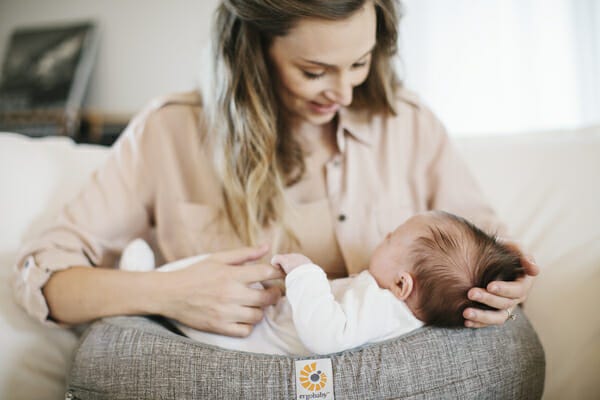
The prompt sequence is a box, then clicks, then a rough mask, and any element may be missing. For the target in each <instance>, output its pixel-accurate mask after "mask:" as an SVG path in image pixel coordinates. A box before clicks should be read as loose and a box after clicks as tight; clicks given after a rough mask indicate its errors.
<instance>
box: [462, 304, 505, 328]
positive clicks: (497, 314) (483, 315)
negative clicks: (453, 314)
mask: <svg viewBox="0 0 600 400" xmlns="http://www.w3.org/2000/svg"><path fill="white" fill-rule="evenodd" d="M463 317H464V318H465V326H467V327H470V328H481V327H484V326H489V325H502V324H504V323H505V322H506V319H507V318H508V313H507V312H506V310H497V311H494V310H480V309H475V308H466V309H465V311H464V312H463Z"/></svg>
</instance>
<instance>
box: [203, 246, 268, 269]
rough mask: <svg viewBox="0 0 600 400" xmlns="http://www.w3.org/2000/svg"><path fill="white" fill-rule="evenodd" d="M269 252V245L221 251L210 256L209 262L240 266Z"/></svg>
mask: <svg viewBox="0 0 600 400" xmlns="http://www.w3.org/2000/svg"><path fill="white" fill-rule="evenodd" d="M268 251H269V245H266V244H265V245H262V246H257V247H242V248H239V249H233V250H227V251H221V252H218V253H214V254H212V255H211V256H210V258H211V260H214V261H218V262H221V263H223V264H229V265H242V264H244V263H246V262H249V261H256V260H258V259H260V258H262V257H263V256H264V255H265V254H267V252H268Z"/></svg>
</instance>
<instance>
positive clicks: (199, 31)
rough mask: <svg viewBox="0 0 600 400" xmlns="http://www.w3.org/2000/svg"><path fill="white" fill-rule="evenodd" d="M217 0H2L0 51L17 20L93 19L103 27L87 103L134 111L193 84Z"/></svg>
mask: <svg viewBox="0 0 600 400" xmlns="http://www.w3.org/2000/svg"><path fill="white" fill-rule="evenodd" d="M217 3H218V0H167V1H165V0H0V54H1V55H2V56H3V55H4V54H5V47H6V45H7V42H8V39H9V35H10V32H11V31H12V30H13V29H14V28H15V27H17V26H23V25H32V24H39V23H41V24H49V23H56V22H63V21H65V22H68V21H74V20H80V19H94V20H96V21H97V22H98V25H99V29H100V31H101V43H100V49H99V52H98V57H97V63H96V69H95V70H94V72H93V75H92V79H91V83H90V88H89V92H88V93H89V95H88V99H87V105H86V106H87V107H88V108H97V109H100V110H102V111H106V112H116V113H125V114H128V113H134V112H135V111H137V110H139V109H140V107H142V106H143V105H144V104H145V103H146V102H147V101H148V100H150V99H152V98H153V97H156V96H158V95H161V94H166V93H169V92H173V91H181V90H187V89H190V88H193V87H194V86H195V85H196V81H197V78H196V77H197V75H198V73H197V71H198V68H199V64H200V62H199V55H200V51H201V48H202V47H203V46H204V44H205V43H207V42H208V40H209V31H210V24H211V21H212V13H213V11H214V9H215V7H216V5H217Z"/></svg>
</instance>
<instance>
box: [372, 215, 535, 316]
mask: <svg viewBox="0 0 600 400" xmlns="http://www.w3.org/2000/svg"><path fill="white" fill-rule="evenodd" d="M369 271H370V272H371V274H372V275H373V277H374V278H375V280H376V281H377V283H378V284H379V286H381V287H382V288H385V289H389V290H391V291H392V293H394V295H395V296H396V297H397V298H398V299H400V300H403V301H405V302H406V304H407V305H408V307H409V308H410V309H411V311H412V312H413V313H414V314H415V315H416V316H417V318H419V319H420V320H422V321H423V322H425V323H426V324H430V325H437V326H464V318H463V315H462V314H463V311H464V309H465V308H467V307H475V308H483V309H489V307H487V306H485V305H484V304H481V303H477V302H474V301H471V300H469V299H468V298H467V292H468V291H469V289H470V288H472V287H482V288H485V287H487V285H488V283H490V282H491V281H494V280H504V281H511V280H515V279H516V278H517V277H519V276H520V275H521V274H522V273H523V269H522V267H521V263H520V260H519V256H518V255H517V254H515V253H513V252H511V251H510V250H509V249H508V248H506V246H504V245H503V244H501V243H500V242H498V240H496V238H495V237H493V236H490V235H488V234H486V233H485V232H483V231H482V230H480V229H479V228H477V227H476V226H474V225H473V224H471V223H470V222H468V221H467V220H465V219H464V218H461V217H458V216H455V215H452V214H449V213H445V212H441V211H430V212H427V213H423V214H418V215H416V216H414V217H412V218H410V219H409V220H407V221H406V222H405V223H404V224H402V225H400V226H399V227H398V228H397V229H396V230H395V231H394V232H392V233H390V234H388V235H387V236H386V237H385V239H384V240H383V242H382V243H381V244H380V245H379V246H378V247H377V249H375V252H374V253H373V257H372V258H371V263H370V265H369Z"/></svg>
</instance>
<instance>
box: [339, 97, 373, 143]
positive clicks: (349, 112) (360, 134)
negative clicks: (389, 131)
mask: <svg viewBox="0 0 600 400" xmlns="http://www.w3.org/2000/svg"><path fill="white" fill-rule="evenodd" d="M346 133H347V134H348V135H349V136H350V137H351V138H353V139H355V140H357V141H358V142H360V143H363V144H366V145H370V144H371V142H372V141H373V138H372V135H371V134H370V129H369V111H368V110H364V109H363V110H356V109H352V108H348V107H341V108H340V110H339V111H338V127H337V132H336V141H337V145H338V148H339V149H340V151H341V152H342V153H343V152H344V151H345V149H346Z"/></svg>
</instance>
